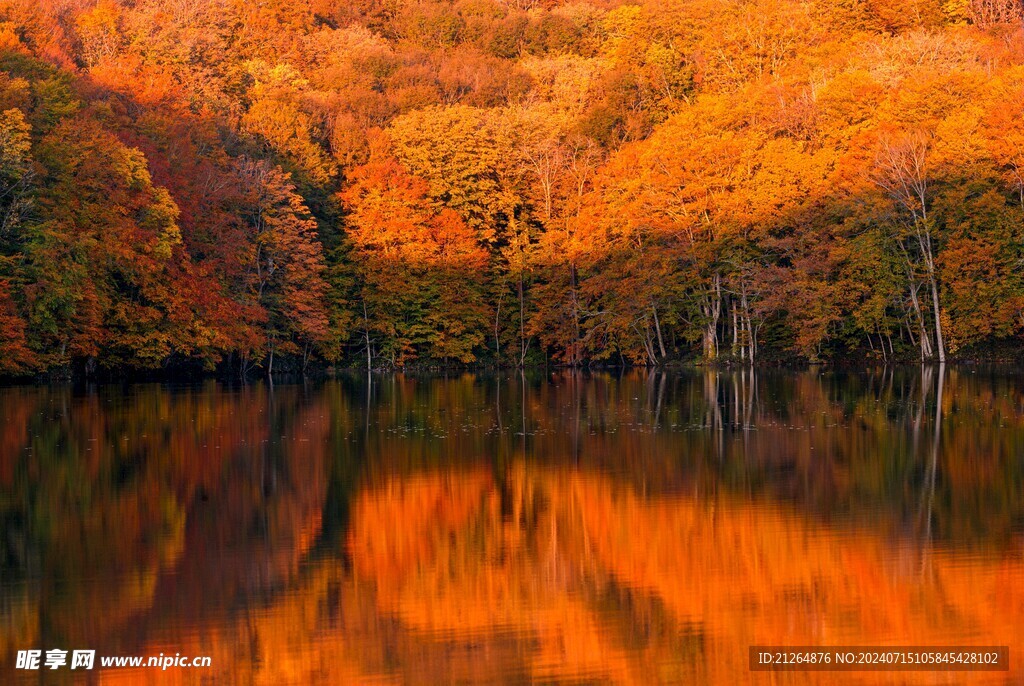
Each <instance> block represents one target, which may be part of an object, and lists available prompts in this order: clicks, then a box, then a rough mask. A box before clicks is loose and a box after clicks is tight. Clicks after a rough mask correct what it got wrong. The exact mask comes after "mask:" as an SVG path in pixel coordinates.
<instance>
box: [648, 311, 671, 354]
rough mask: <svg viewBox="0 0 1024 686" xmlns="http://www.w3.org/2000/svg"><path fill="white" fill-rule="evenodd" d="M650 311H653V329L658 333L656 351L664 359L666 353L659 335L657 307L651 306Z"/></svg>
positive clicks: (659, 324) (659, 326)
mask: <svg viewBox="0 0 1024 686" xmlns="http://www.w3.org/2000/svg"><path fill="white" fill-rule="evenodd" d="M651 312H653V313H654V330H655V332H657V334H658V351H659V352H661V359H662V360H664V359H665V358H666V357H668V355H666V354H665V341H664V339H662V337H661V323H660V322H659V321H658V308H657V307H651Z"/></svg>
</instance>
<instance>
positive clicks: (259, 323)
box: [0, 0, 1024, 376]
mask: <svg viewBox="0 0 1024 686" xmlns="http://www.w3.org/2000/svg"><path fill="white" fill-rule="evenodd" d="M1022 14H1024V10H1022V5H1021V3H1020V1H1019V0H813V1H807V2H804V1H799V0H627V1H620V0H579V1H576V0H566V1H564V2H563V1H562V0H405V1H399V0H354V1H353V2H348V1H342V0H0V376H26V375H28V376H30V375H34V374H40V373H46V372H51V373H58V374H70V373H80V372H84V373H86V374H92V373H96V372H102V371H104V370H106V371H111V370H113V371H133V370H134V371H146V370H190V371H194V372H203V371H214V370H220V371H230V372H231V373H234V374H242V375H252V374H270V373H274V372H277V371H289V372H298V371H306V370H307V369H310V368H321V369H322V368H324V367H326V366H362V367H364V368H365V367H370V368H373V369H393V368H402V367H409V366H414V367H415V366H436V367H441V366H446V367H447V366H458V365H468V364H474V363H475V364H485V365H511V366H529V365H537V364H551V365H555V364H560V365H567V366H582V365H591V364H597V363H606V364H616V365H618V364H632V365H649V366H656V365H663V364H666V363H670V362H677V361H702V362H707V363H714V362H734V363H738V364H752V363H760V362H770V361H778V360H803V361H810V362H817V361H822V362H827V361H840V360H860V361H864V360H867V361H877V362H890V361H914V360H926V361H946V360H947V359H949V360H954V359H961V358H965V357H967V358H970V357H974V356H984V355H992V354H997V353H998V351H1005V350H1009V351H1015V350H1020V349H1021V346H1022V344H1024V337H1022V336H1024V24H1022ZM993 351H995V353H994V352H993Z"/></svg>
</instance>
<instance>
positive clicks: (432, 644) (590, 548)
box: [0, 368, 1024, 683]
mask: <svg viewBox="0 0 1024 686" xmlns="http://www.w3.org/2000/svg"><path fill="white" fill-rule="evenodd" d="M371 385H372V390H371ZM1021 388H1022V387H1021V385H1020V384H1019V380H1018V379H1017V377H1014V376H1012V375H991V376H988V375H986V374H983V373H982V372H980V371H977V372H972V371H969V370H963V369H949V370H941V369H939V368H933V369H929V368H924V369H891V368H890V369H886V370H880V371H879V372H877V373H874V374H844V373H841V372H830V373H824V374H823V373H811V372H808V373H805V374H791V373H774V372H758V373H755V372H753V371H751V370H736V371H707V372H701V373H700V374H696V375H677V374H668V373H646V372H636V373H628V374H625V375H615V374H591V375H584V374H578V373H564V374H562V373H559V374H554V375H551V376H541V375H533V376H531V375H530V374H523V375H515V376H512V377H502V378H500V379H499V378H496V377H488V376H473V375H461V376H458V377H454V378H450V379H442V380H438V379H429V378H417V377H412V376H410V377H403V376H388V377H371V378H370V379H369V381H368V380H367V379H366V378H365V377H360V378H351V379H348V378H346V379H341V380H338V381H334V382H330V383H327V384H325V385H322V386H319V387H312V388H300V387H296V386H280V385H278V386H277V387H276V388H274V389H273V390H272V391H271V390H270V389H267V388H266V387H264V386H259V385H257V386H254V387H249V388H239V389H233V390H232V389H223V388H220V387H216V386H213V385H209V386H204V387H199V388H192V389H177V390H175V389H167V388H162V387H159V386H152V387H141V388H140V387H135V388H133V389H129V392H128V393H126V394H125V393H122V392H121V389H117V390H116V391H115V390H114V389H100V390H98V391H96V392H93V393H85V394H82V393H72V392H71V391H69V390H66V389H38V388H20V389H7V390H3V391H0V406H2V407H3V408H4V412H3V418H2V419H3V423H2V424H0V450H2V452H0V496H2V497H0V525H2V527H3V532H4V536H3V541H4V545H3V546H2V550H0V555H2V558H0V564H2V567H0V571H2V578H3V581H4V586H3V590H2V594H3V623H2V626H3V629H2V630H0V648H5V649H7V650H6V651H5V652H4V653H3V655H5V656H11V655H13V651H14V650H16V649H18V648H23V647H25V646H26V645H36V644H39V643H41V642H42V643H45V644H47V645H49V644H56V643H59V642H61V641H85V642H88V643H89V645H92V646H95V647H97V648H105V649H107V650H110V651H111V652H117V651H118V650H119V651H122V652H126V653H127V652H133V651H134V652H159V651H161V650H164V649H165V648H166V649H170V650H171V651H172V652H173V651H181V652H183V653H189V652H191V653H197V654H212V655H214V656H215V664H217V665H220V667H218V670H222V671H218V672H217V675H218V677H222V678H225V679H229V680H233V681H236V682H238V681H244V682H249V681H252V682H260V683H263V682H267V683H269V682H275V683H312V682H316V681H324V682H330V683H349V682H358V681H360V680H364V679H368V680H377V681H379V680H385V681H386V680H395V681H399V682H406V683H437V682H438V681H449V680H452V679H456V678H458V679H463V680H468V681H480V680H483V681H506V682H507V681H516V680H520V681H529V680H535V681H542V682H544V681H554V680H560V679H563V678H565V679H569V678H576V679H583V680H585V681H586V680H591V681H613V682H623V683H630V682H633V683H658V682H666V681H667V682H672V681H678V680H680V679H690V680H697V681H720V680H721V681H724V680H729V679H732V680H735V679H736V678H738V677H737V675H739V674H742V673H745V672H740V671H738V670H740V669H741V668H742V669H745V663H743V662H742V661H743V660H745V653H743V654H742V655H740V654H739V653H737V652H736V651H735V650H734V648H735V646H734V644H735V643H737V642H743V641H747V642H755V641H761V642H796V640H797V639H799V640H800V641H806V642H823V641H825V640H826V639H829V640H832V639H835V640H837V641H838V640H840V639H843V640H847V639H848V640H850V641H852V642H856V641H857V640H860V641H861V642H864V641H866V640H868V639H872V640H877V639H878V638H879V637H880V636H892V637H904V638H905V637H913V638H915V639H919V640H920V642H925V643H927V642H930V641H931V642H934V641H938V640H940V639H941V638H943V637H948V636H950V635H953V634H951V633H950V632H952V631H954V630H963V631H966V632H968V633H971V632H973V633H972V634H971V635H973V636H974V637H975V638H976V639H978V641H975V642H980V640H981V638H988V637H991V638H992V639H993V642H1004V643H1005V642H1007V641H1009V642H1010V643H1011V645H1013V646H1015V649H1017V648H1024V640H1022V638H1021V629H1020V627H1022V626H1024V602H1022V600H1021V598H1019V597H1017V596H1018V595H1019V594H1018V593H1017V592H1016V590H1015V589H1016V588H1019V587H1021V583H1020V582H1021V581H1022V580H1024V573H1022V570H1021V565H1020V561H1019V546H1020V537H1019V531H1018V530H1016V529H1015V528H1014V527H1015V525H1018V524H1019V522H1020V521H1021V514H1022V513H1021V509H1022V507H1024V502H1022V501H1024V493H1022V475H1021V467H1022V465H1021V464H1020V461H1019V455H1021V454H1024V392H1022V390H1021ZM125 439H127V440H125ZM966 551H970V553H969V554H967V552H966ZM927 608H931V609H927ZM999 632H1002V634H999ZM783 639H785V640H783ZM901 640H902V639H901ZM908 640H909V639H908ZM282 646H283V648H282ZM0 659H9V658H8V657H5V658H0ZM7 666H9V665H6V663H0V668H6V667H7ZM123 678H125V679H127V680H128V681H130V682H134V681H138V679H139V678H143V676H142V675H140V674H139V673H132V674H128V675H126V676H124V677H123Z"/></svg>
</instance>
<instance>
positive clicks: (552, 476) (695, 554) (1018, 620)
mask: <svg viewBox="0 0 1024 686" xmlns="http://www.w3.org/2000/svg"><path fill="white" fill-rule="evenodd" d="M460 478H461V477H459V476H458V475H454V474H438V475H434V476H432V477H423V476H419V477H417V478H416V479H415V483H416V484H417V485H416V488H415V490H413V491H412V492H411V493H410V499H409V501H408V502H407V501H406V500H405V499H403V498H402V497H401V495H398V496H396V488H397V487H396V485H395V484H394V483H389V484H386V485H384V486H382V487H379V488H378V489H375V490H369V491H366V492H364V493H363V494H362V495H361V496H360V505H359V508H358V510H357V511H358V512H359V513H361V514H362V515H363V516H366V515H370V516H373V517H375V519H374V520H373V521H368V520H364V521H360V522H358V523H357V524H356V526H355V528H354V530H353V533H352V535H351V537H350V539H349V545H350V548H351V549H352V551H353V557H354V562H355V565H356V567H357V569H359V570H360V573H361V574H371V575H372V580H373V582H374V587H375V590H376V592H377V602H378V605H379V607H380V610H381V611H382V612H383V613H385V614H387V615H395V616H397V617H399V618H400V620H401V621H402V623H403V624H404V625H405V626H407V627H408V628H409V629H410V630H412V631H416V632H424V633H425V634H428V635H430V636H432V637H434V638H435V640H438V641H444V640H455V639H461V640H478V641H484V642H486V641H487V640H489V639H490V638H493V637H495V636H499V635H501V634H508V633H512V634H515V635H519V636H522V637H524V638H527V637H528V640H526V641H525V643H526V644H527V646H528V647H527V648H526V649H525V650H524V654H523V656H522V657H523V659H524V660H525V661H526V662H527V663H528V664H529V667H530V674H531V676H532V677H533V678H535V679H537V680H541V681H546V680H578V679H581V678H582V679H585V680H586V679H596V680H599V681H610V682H614V683H655V682H662V681H664V682H673V681H676V680H684V679H685V680H691V679H697V680H700V681H709V682H714V683H729V682H735V681H745V680H749V679H753V678H760V679H762V680H764V681H765V682H766V683H768V682H770V681H772V680H773V679H774V680H775V681H784V682H794V681H811V682H829V681H834V680H835V679H836V678H837V677H836V675H834V674H827V673H826V674H813V673H804V674H782V675H779V674H777V675H753V674H751V673H750V672H749V671H748V668H747V646H749V645H754V644H789V645H815V644H817V645H836V644H850V645H873V644H886V643H889V644H903V645H908V644H918V645H948V644H957V643H969V644H976V645H983V644H989V645H997V644H998V645H1006V644H1009V645H1010V648H1011V654H1012V655H1019V654H1020V652H1018V651H1020V650H1024V634H1022V629H1024V597H1022V594H1021V592H1020V590H1019V587H1020V583H1021V581H1024V562H1022V560H1021V559H1020V556H1019V555H1018V556H1016V557H1006V556H1004V557H1002V558H999V559H994V558H992V557H990V556H982V555H973V556H972V555H963V554H955V553H953V552H950V551H944V550H933V549H929V547H928V546H927V545H924V546H923V547H922V546H921V545H915V544H914V542H913V541H898V540H883V539H882V538H880V537H879V536H876V535H874V534H872V533H868V532H862V531H856V530H854V531H847V530H843V529H840V528H833V527H830V526H828V525H825V524H822V523H820V522H815V521H813V520H812V519H809V518H807V517H803V516H800V515H799V514H797V513H795V512H793V511H791V510H788V509H787V508H785V507H782V506H778V505H774V504H772V503H770V502H751V501H749V500H740V499H738V498H735V497H731V496H727V495H717V496H715V497H712V498H705V499H698V498H694V497H679V498H667V497H661V498H656V499H645V498H643V497H642V496H640V495H639V494H638V493H637V492H636V491H635V489H633V488H630V487H628V486H624V485H622V484H619V483H616V482H615V481H613V480H612V479H610V478H606V477H603V476H600V475H596V474H584V473H580V472H577V471H570V470H557V469H546V468H534V467H526V466H524V465H517V466H514V467H513V468H512V469H511V470H510V472H509V475H508V480H507V484H506V486H505V489H506V495H505V497H506V498H507V499H510V500H511V503H506V506H505V516H502V512H501V508H500V507H499V506H498V500H499V498H500V497H501V496H500V494H499V492H498V490H497V486H495V487H493V488H492V489H491V490H490V491H485V492H480V493H479V495H478V496H477V508H476V511H475V513H474V514H473V515H472V516H471V517H469V518H467V517H466V511H467V505H466V502H465V500H464V498H465V497H466V496H467V495H469V492H468V491H467V490H465V489H460V488H458V487H456V486H453V484H455V483H458V482H459V480H460ZM468 480H469V481H470V482H472V483H473V484H475V485H476V486H475V488H478V487H479V484H480V483H481V477H480V476H479V475H478V474H475V475H473V476H470V477H468ZM431 484H432V485H433V491H434V493H435V497H434V500H433V502H434V503H435V505H434V506H433V511H434V512H436V513H438V516H437V517H436V518H432V519H431V520H430V521H429V522H426V521H424V520H423V519H422V518H419V517H416V518H414V520H413V521H409V522H408V524H406V521H405V520H404V519H403V516H404V515H407V514H410V513H412V512H420V511H421V509H420V508H419V507H418V506H416V505H415V504H414V501H415V502H421V501H422V500H423V491H425V490H429V489H430V488H431V486H430V485H431ZM475 488H474V490H475ZM446 512H452V513H457V518H453V517H447V516H446V515H445V514H444V513H446ZM371 513H372V514H371ZM426 529H429V530H430V532H429V533H428V532H427V531H425V530H426ZM403 531H417V532H424V534H425V535H426V537H427V538H428V539H430V540H432V541H435V545H432V546H431V547H430V548H429V549H427V548H422V549H421V550H422V551H423V554H422V556H421V557H419V558H418V559H417V560H416V561H415V564H410V562H411V561H410V560H409V558H408V557H407V556H405V555H404V554H400V553H398V552H397V550H396V553H395V556H394V559H389V558H388V557H387V556H383V557H381V555H380V554H379V552H380V551H379V548H375V547H374V544H373V543H372V542H370V541H367V540H363V539H364V537H371V538H372V537H373V536H374V535H379V536H381V537H383V538H391V537H396V538H401V537H402V536H403V535H404V534H403ZM453 532H454V534H453ZM364 549H366V550H370V549H372V550H375V551H377V553H378V554H377V556H376V557H374V558H370V557H361V556H360V551H362V550H364ZM403 550H404V549H403ZM399 558H400V561H401V564H400V566H401V568H403V569H406V570H407V572H406V573H405V574H402V575H399V576H396V575H395V574H394V570H395V569H396V567H398V566H399V562H398V560H399ZM378 568H379V570H380V571H379V573H377V574H373V570H375V569H378ZM638 597H639V598H638ZM609 602H610V603H613V604H616V603H617V606H616V607H615V608H614V609H615V611H613V612H609V611H608V607H607V606H608V603H609ZM652 625H656V626H657V628H656V630H655V631H652V629H651V626H652ZM694 634H696V635H697V636H699V637H700V638H699V639H698V640H697V641H696V642H697V647H696V649H694V647H693V646H689V647H688V646H686V645H682V646H681V645H679V644H678V637H679V636H686V635H694ZM630 636H632V637H637V636H641V637H646V639H647V640H641V641H639V642H638V643H639V645H631V641H630V640H629V638H628V637H630ZM623 637H625V638H623ZM651 639H653V640H651ZM688 648H689V650H688ZM843 676H844V677H850V678H855V679H856V680H857V681H861V682H865V683H904V682H922V683H932V682H935V683H945V682H948V681H949V678H950V677H949V675H948V674H943V673H907V672H901V673H860V674H856V675H843ZM1019 676H1020V673H1019V672H1015V673H1013V674H1010V675H1007V674H998V673H997V674H967V673H960V674H957V675H956V677H955V682H957V683H962V682H965V681H976V680H986V679H987V680H993V679H994V680H996V681H1001V680H1008V679H1015V678H1019Z"/></svg>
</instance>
